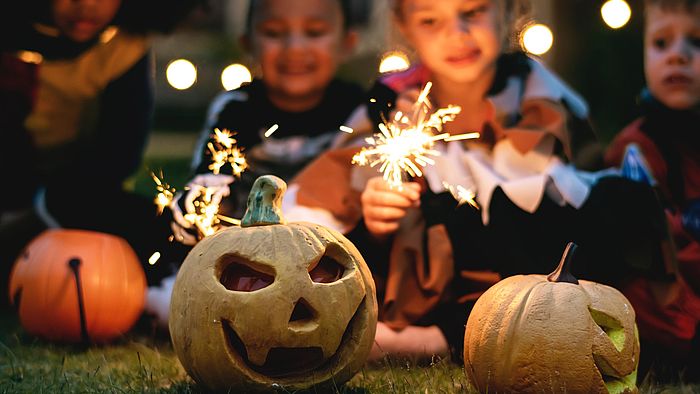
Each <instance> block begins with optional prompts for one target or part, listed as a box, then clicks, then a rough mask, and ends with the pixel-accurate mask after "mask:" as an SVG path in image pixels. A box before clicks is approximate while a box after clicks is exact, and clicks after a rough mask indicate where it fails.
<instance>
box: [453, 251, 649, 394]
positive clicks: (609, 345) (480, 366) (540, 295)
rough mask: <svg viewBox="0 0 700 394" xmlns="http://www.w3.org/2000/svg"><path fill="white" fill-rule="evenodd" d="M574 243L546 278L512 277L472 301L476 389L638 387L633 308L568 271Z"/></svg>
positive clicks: (471, 367)
mask: <svg viewBox="0 0 700 394" xmlns="http://www.w3.org/2000/svg"><path fill="white" fill-rule="evenodd" d="M575 247H576V246H575V245H574V244H573V243H570V244H569V246H567V249H566V251H565V252H564V257H562V260H561V262H560V263H559V267H558V268H557V270H556V271H555V272H553V273H552V274H550V275H549V276H544V275H516V276H511V277H509V278H506V279H504V280H502V281H500V282H499V283H497V284H495V285H493V286H492V287H491V288H489V289H488V290H487V291H486V292H485V293H484V294H483V295H482V296H481V297H480V298H479V300H478V301H477V302H476V304H475V305H474V309H473V310H472V312H471V314H470V315H469V320H468V321H467V329H466V333H465V337H464V363H465V371H466V373H467V377H468V378H469V380H470V383H471V384H472V385H473V386H474V388H476V389H477V390H478V391H479V392H482V393H484V392H490V393H511V392H512V393H636V392H638V389H637V386H636V379H637V364H638V362H639V336H638V334H637V327H636V325H635V314H634V309H633V308H632V305H631V304H630V303H629V301H628V300H627V299H626V298H625V296H623V295H622V293H620V292H619V291H617V290H615V289H613V288H612V287H608V286H605V285H602V284H599V283H594V282H589V281H585V280H580V281H579V280H577V279H576V278H574V277H573V275H571V274H570V273H569V271H568V265H569V263H570V262H571V257H572V255H573V250H574V249H575Z"/></svg>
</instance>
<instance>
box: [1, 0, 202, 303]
mask: <svg viewBox="0 0 700 394" xmlns="http://www.w3.org/2000/svg"><path fill="white" fill-rule="evenodd" d="M32 4H33V5H34V6H33V7H28V6H27V7H25V6H23V8H22V12H20V13H19V14H18V15H14V14H12V13H9V12H8V13H6V14H7V15H6V16H7V17H10V16H13V17H14V18H13V20H12V21H8V22H9V23H8V24H7V25H5V24H3V27H2V29H3V33H7V34H2V39H1V41H0V49H1V50H2V53H1V57H0V70H1V71H2V72H0V109H1V110H2V114H0V126H1V128H2V131H3V143H2V146H1V147H0V168H1V169H2V174H3V175H2V176H3V183H5V184H6V185H8V192H4V193H2V194H1V195H2V200H1V201H0V245H2V247H1V250H0V252H1V254H0V267H1V269H2V273H1V277H2V280H3V282H4V281H5V280H6V278H7V276H8V275H9V270H10V268H11V266H12V263H13V262H14V260H15V257H16V255H17V253H18V252H19V250H20V249H21V248H22V247H23V246H24V245H25V244H26V243H27V242H28V241H30V240H31V239H32V238H33V237H34V236H36V235H37V234H38V233H39V232H41V231H42V230H43V229H45V228H47V227H65V228H80V229H87V230H93V231H102V232H107V233H112V234H117V235H120V236H122V237H124V238H126V239H127V241H129V243H130V244H131V246H132V247H133V248H134V249H135V250H136V252H137V254H138V256H139V257H140V259H141V261H142V262H143V263H144V268H145V269H146V273H147V276H148V277H149V282H150V281H152V280H153V278H154V277H157V276H158V275H162V272H161V267H153V266H150V265H148V264H145V263H146V261H147V260H148V258H149V257H150V256H151V254H153V252H154V251H156V250H161V251H162V249H161V248H160V247H161V246H163V245H165V244H167V243H168V241H167V238H168V233H169V226H168V221H164V222H163V221H162V220H160V219H156V207H155V205H154V204H153V203H152V201H151V200H150V199H147V198H143V197H139V196H136V195H135V194H132V193H129V192H126V191H125V190H123V185H122V184H123V182H124V180H125V179H126V178H127V177H128V176H130V175H131V174H132V173H133V172H134V171H135V170H136V169H137V168H138V165H139V164H140V162H141V155H142V152H143V148H144V146H145V142H146V139H147V137H148V134H149V131H150V118H151V113H152V97H153V95H152V83H153V80H152V78H153V76H152V75H153V74H152V69H151V67H152V58H151V56H150V38H149V33H151V32H160V31H162V32H166V31H169V30H170V29H172V28H173V27H174V25H175V23H177V22H178V21H179V20H180V19H181V18H182V17H183V16H184V15H185V14H187V13H188V12H189V10H190V9H192V8H193V7H194V6H195V5H196V1H185V2H180V3H179V5H177V6H175V7H173V8H171V7H172V6H171V5H170V3H168V4H167V6H166V4H162V3H161V4H160V5H161V6H162V7H161V8H160V9H158V10H157V11H158V13H157V14H158V15H159V19H158V22H152V21H154V19H153V18H152V17H153V16H154V14H155V12H154V11H156V10H155V9H151V8H150V7H155V6H156V4H158V3H157V2H154V3H151V4H149V5H148V6H139V4H138V3H137V2H134V1H131V0H101V1H86V0H52V1H46V2H43V1H42V2H32ZM38 5H41V6H38ZM156 8H157V7H156ZM164 10H167V11H164ZM161 16H162V18H161ZM3 19H5V16H4V17H3ZM151 23H152V24H151ZM8 27H9V28H11V29H12V30H11V31H5V30H4V29H6V28H8ZM10 189H11V190H12V191H9V190H10ZM159 236H160V237H162V243H161V244H160V245H159V244H158V241H157V237H159ZM163 247H164V246H163ZM163 268H165V267H163ZM2 285H4V283H2ZM3 288H5V286H3ZM2 298H3V300H4V299H5V297H2Z"/></svg>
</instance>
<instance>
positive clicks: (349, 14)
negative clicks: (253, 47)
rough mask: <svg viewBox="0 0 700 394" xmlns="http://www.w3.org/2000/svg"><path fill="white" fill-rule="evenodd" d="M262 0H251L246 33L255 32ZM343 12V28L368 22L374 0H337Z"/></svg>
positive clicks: (246, 21)
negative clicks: (255, 18)
mask: <svg viewBox="0 0 700 394" xmlns="http://www.w3.org/2000/svg"><path fill="white" fill-rule="evenodd" d="M260 1H261V0H250V2H249V3H248V14H247V16H246V20H245V34H247V35H250V34H251V33H252V32H253V16H254V15H255V11H256V9H257V8H258V6H259V5H260ZM337 1H339V2H340V9H341V11H342V13H343V28H344V29H351V28H354V27H360V26H364V25H366V24H367V21H368V20H369V14H370V7H371V3H372V0H337Z"/></svg>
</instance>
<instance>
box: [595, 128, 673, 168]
mask: <svg viewBox="0 0 700 394" xmlns="http://www.w3.org/2000/svg"><path fill="white" fill-rule="evenodd" d="M643 123H644V118H643V117H642V118H637V119H635V120H634V121H633V122H632V123H630V124H628V125H627V126H626V127H625V128H623V129H622V131H620V132H619V133H618V134H617V135H616V136H615V138H613V140H612V142H610V144H609V145H608V148H607V150H606V153H605V161H606V163H608V164H610V165H619V164H620V163H621V161H622V158H623V156H624V154H625V150H626V149H627V147H628V146H629V145H630V144H636V145H637V146H638V147H639V148H640V149H641V151H642V153H643V154H644V156H645V157H646V158H647V160H649V159H652V161H657V160H656V159H657V158H659V159H660V158H661V153H660V152H659V150H658V147H657V146H656V144H655V143H654V141H653V140H652V139H651V138H650V137H649V136H648V135H647V134H646V133H645V132H644V131H642V127H641V126H642V124H643Z"/></svg>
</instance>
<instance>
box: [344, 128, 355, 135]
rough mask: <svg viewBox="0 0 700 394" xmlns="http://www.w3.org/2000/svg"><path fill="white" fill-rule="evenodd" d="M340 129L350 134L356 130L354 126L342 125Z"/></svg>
mask: <svg viewBox="0 0 700 394" xmlns="http://www.w3.org/2000/svg"><path fill="white" fill-rule="evenodd" d="M340 131H344V132H346V133H348V134H352V133H353V131H355V130H353V129H352V127H348V126H340Z"/></svg>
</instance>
